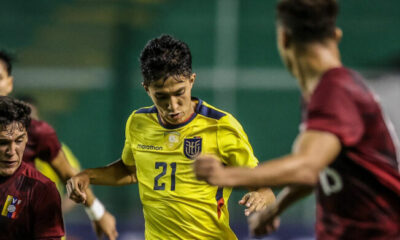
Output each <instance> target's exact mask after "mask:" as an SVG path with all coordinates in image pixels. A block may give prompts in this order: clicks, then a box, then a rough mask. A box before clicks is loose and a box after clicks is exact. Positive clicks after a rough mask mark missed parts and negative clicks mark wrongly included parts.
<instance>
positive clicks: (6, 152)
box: [0, 122, 28, 177]
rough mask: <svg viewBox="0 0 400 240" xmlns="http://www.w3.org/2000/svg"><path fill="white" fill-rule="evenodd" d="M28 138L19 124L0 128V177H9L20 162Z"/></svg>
mask: <svg viewBox="0 0 400 240" xmlns="http://www.w3.org/2000/svg"><path fill="white" fill-rule="evenodd" d="M27 141H28V136H27V133H26V129H25V127H24V126H22V124H20V123H16V122H14V123H11V124H9V125H7V126H1V127H0V176H3V177H6V176H11V175H12V174H14V172H15V171H16V170H17V169H18V167H19V166H20V165H21V162H22V156H23V153H24V150H25V145H26V142H27Z"/></svg>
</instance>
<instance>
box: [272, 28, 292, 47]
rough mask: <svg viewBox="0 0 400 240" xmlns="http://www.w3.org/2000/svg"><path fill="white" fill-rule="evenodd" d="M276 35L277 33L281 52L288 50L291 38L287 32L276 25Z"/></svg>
mask: <svg viewBox="0 0 400 240" xmlns="http://www.w3.org/2000/svg"><path fill="white" fill-rule="evenodd" d="M276 33H277V39H278V46H279V47H280V48H281V49H282V50H284V49H287V48H289V46H290V44H291V41H292V37H291V35H290V34H289V33H288V31H287V30H286V29H285V28H284V27H283V26H281V25H278V27H277V32H276Z"/></svg>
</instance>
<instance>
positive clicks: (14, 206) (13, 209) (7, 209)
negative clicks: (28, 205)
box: [1, 195, 21, 219]
mask: <svg viewBox="0 0 400 240" xmlns="http://www.w3.org/2000/svg"><path fill="white" fill-rule="evenodd" d="M20 206H21V200H20V199H18V198H17V197H13V196H11V195H7V199H6V202H5V203H4V207H3V211H1V215H2V216H5V217H8V218H11V219H15V218H17V216H18V212H19V209H20Z"/></svg>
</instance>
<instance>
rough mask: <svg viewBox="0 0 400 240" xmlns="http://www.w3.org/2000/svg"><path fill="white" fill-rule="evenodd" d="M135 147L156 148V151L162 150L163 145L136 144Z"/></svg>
mask: <svg viewBox="0 0 400 240" xmlns="http://www.w3.org/2000/svg"><path fill="white" fill-rule="evenodd" d="M137 148H139V149H144V150H156V151H161V150H163V147H161V146H153V145H144V144H138V145H137Z"/></svg>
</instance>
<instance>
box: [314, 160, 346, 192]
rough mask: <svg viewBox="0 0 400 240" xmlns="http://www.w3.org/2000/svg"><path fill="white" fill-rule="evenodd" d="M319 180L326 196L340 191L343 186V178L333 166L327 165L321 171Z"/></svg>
mask: <svg viewBox="0 0 400 240" xmlns="http://www.w3.org/2000/svg"><path fill="white" fill-rule="evenodd" d="M319 181H320V184H321V187H322V191H324V194H325V195H326V196H329V195H331V194H332V193H337V192H340V191H341V190H342V188H343V182H342V178H341V177H340V175H339V173H338V172H337V171H336V170H335V169H333V168H329V167H326V168H325V169H324V170H323V171H322V172H320V173H319Z"/></svg>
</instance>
